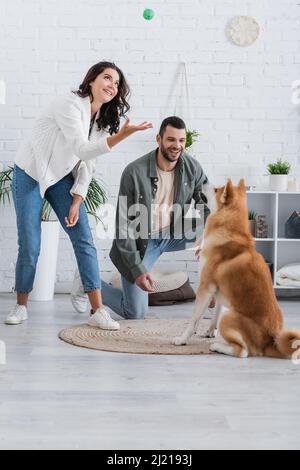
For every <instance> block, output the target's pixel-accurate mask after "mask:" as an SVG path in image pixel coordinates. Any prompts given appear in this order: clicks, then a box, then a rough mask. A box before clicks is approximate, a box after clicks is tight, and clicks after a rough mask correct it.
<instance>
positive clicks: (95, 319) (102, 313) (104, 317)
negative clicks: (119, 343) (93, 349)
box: [88, 307, 120, 330]
mask: <svg viewBox="0 0 300 470" xmlns="http://www.w3.org/2000/svg"><path fill="white" fill-rule="evenodd" d="M88 325H89V326H96V327H97V328H100V329H101V330H119V329H120V323H118V322H117V321H115V320H113V319H112V318H111V316H110V314H109V313H108V312H107V310H105V308H103V307H102V308H98V310H96V312H95V313H94V315H91V318H90V319H89V321H88Z"/></svg>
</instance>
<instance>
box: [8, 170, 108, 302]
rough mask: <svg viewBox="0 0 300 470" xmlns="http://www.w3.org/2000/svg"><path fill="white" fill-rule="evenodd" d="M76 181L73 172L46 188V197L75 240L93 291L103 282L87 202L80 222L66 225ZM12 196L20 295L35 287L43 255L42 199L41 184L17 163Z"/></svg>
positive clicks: (80, 266) (87, 288)
mask: <svg viewBox="0 0 300 470" xmlns="http://www.w3.org/2000/svg"><path fill="white" fill-rule="evenodd" d="M73 184H74V178H73V176H72V173H70V174H68V175H67V176H65V177H64V178H63V179H62V180H61V181H59V182H58V183H56V184H55V185H53V186H51V187H50V188H48V189H47V191H46V194H45V199H46V200H47V201H48V202H49V203H50V205H51V206H52V208H53V210H54V212H55V213H56V215H57V218H58V220H59V221H60V223H61V226H62V227H63V229H64V231H65V232H66V233H67V234H68V236H69V238H70V240H71V242H72V245H73V249H74V252H75V256H76V259H77V264H78V269H79V272H80V275H81V279H82V283H83V287H84V291H85V292H90V291H94V290H96V289H100V288H101V282H100V276H99V267H98V260H97V251H96V248H95V246H94V242H93V237H92V233H91V229H90V226H89V221H88V216H87V213H86V209H85V206H84V204H81V206H80V212H79V221H78V223H77V225H76V226H75V227H72V228H67V227H66V224H65V217H67V216H68V215H69V210H70V207H71V204H72V202H73V197H72V196H71V194H70V189H71V188H72V186H73ZM13 199H14V204H15V209H16V215H17V226H18V244H19V254H18V261H17V266H16V283H15V290H16V292H18V293H20V294H29V293H30V292H31V291H32V289H33V283H34V277H35V272H36V265H37V261H38V257H39V254H40V247H41V213H42V206H43V199H42V197H41V195H40V188H39V184H38V183H37V182H36V181H35V180H34V179H32V178H31V177H30V176H28V175H27V174H26V173H25V171H23V170H21V169H20V168H19V167H18V166H15V169H14V175H13ZM45 276H47V273H45Z"/></svg>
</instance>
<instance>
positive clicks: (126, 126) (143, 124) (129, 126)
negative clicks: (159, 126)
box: [120, 119, 153, 137]
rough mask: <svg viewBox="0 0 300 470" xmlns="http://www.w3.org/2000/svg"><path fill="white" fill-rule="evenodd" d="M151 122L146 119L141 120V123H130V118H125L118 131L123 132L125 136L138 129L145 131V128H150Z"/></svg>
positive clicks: (151, 126)
mask: <svg viewBox="0 0 300 470" xmlns="http://www.w3.org/2000/svg"><path fill="white" fill-rule="evenodd" d="M152 128H153V124H152V123H151V122H148V121H144V122H141V124H131V121H130V119H126V122H125V124H124V125H123V126H122V127H121V129H120V133H121V134H124V135H125V136H126V137H129V136H130V135H132V134H134V133H135V132H139V131H146V130H147V129H152Z"/></svg>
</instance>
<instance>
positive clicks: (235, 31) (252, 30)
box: [229, 16, 260, 46]
mask: <svg viewBox="0 0 300 470" xmlns="http://www.w3.org/2000/svg"><path fill="white" fill-rule="evenodd" d="M259 33H260V26H259V24H258V22H257V21H256V20H255V19H254V18H251V17H250V16H237V17H236V18H234V19H233V21H232V22H231V24H230V27H229V35H230V37H231V39H232V41H233V42H234V44H237V45H238V46H251V44H254V43H255V41H256V40H257V38H258V36H259Z"/></svg>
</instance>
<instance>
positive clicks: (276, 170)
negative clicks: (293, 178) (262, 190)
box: [267, 159, 291, 175]
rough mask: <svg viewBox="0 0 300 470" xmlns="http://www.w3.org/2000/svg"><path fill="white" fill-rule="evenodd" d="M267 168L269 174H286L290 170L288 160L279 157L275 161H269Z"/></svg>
mask: <svg viewBox="0 0 300 470" xmlns="http://www.w3.org/2000/svg"><path fill="white" fill-rule="evenodd" d="M267 168H268V172H269V173H270V175H288V174H289V173H290V171H291V165H290V164H289V162H283V161H282V160H281V159H279V160H277V162H276V163H270V164H269V165H268V167H267Z"/></svg>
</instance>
